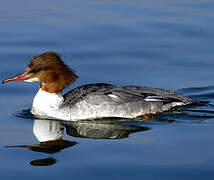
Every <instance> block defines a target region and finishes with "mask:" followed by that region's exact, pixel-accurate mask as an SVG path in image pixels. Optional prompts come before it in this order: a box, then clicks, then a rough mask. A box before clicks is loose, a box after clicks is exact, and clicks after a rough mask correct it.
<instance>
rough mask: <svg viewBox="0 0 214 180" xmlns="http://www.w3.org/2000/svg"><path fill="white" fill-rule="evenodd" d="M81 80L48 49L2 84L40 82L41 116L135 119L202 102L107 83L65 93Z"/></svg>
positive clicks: (37, 104)
mask: <svg viewBox="0 0 214 180" xmlns="http://www.w3.org/2000/svg"><path fill="white" fill-rule="evenodd" d="M77 79H78V76H77V75H76V72H75V71H74V70H73V69H71V68H70V67H69V66H68V65H66V64H65V63H64V62H63V60H62V58H61V56H60V55H59V54H58V53H55V52H45V53H42V54H39V55H36V56H33V57H32V58H31V59H30V61H29V62H28V64H27V67H26V68H25V70H24V72H23V73H21V74H18V75H16V76H14V77H11V78H8V79H4V80H3V81H2V83H3V84H4V83H7V82H11V81H25V82H35V81H39V82H40V87H39V90H38V92H37V94H36V95H35V97H34V99H33V103H32V107H31V110H30V111H31V113H32V114H33V115H35V116H36V117H38V118H51V119H60V120H65V121H79V120H90V119H93V120H94V119H100V118H112V117H114V118H115V117H116V118H129V119H134V118H136V117H139V116H141V117H147V116H148V115H154V114H158V113H162V112H165V111H169V110H171V109H173V108H175V107H179V106H186V105H193V104H194V105H197V104H200V103H201V102H200V101H199V100H195V99H192V98H189V97H185V96H183V95H181V94H179V93H176V92H173V91H171V90H166V89H161V88H153V87H144V86H136V85H126V86H117V85H112V84H107V83H94V84H86V85H82V86H80V87H76V88H74V89H72V90H71V91H69V92H67V93H65V94H64V95H63V94H62V91H63V90H64V89H65V88H67V87H68V86H69V85H70V84H72V83H74V82H75V81H76V80H77Z"/></svg>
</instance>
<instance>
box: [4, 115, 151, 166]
mask: <svg viewBox="0 0 214 180" xmlns="http://www.w3.org/2000/svg"><path fill="white" fill-rule="evenodd" d="M64 129H66V133H67V134H68V135H70V136H73V137H78V138H90V139H121V138H126V137H128V136H129V135H130V134H131V133H135V132H139V131H147V130H149V128H148V127H144V126H137V125H124V124H120V123H119V122H117V123H115V121H114V123H105V121H100V122H99V121H96V122H93V121H86V122H63V121H56V120H44V119H35V120H34V123H33V133H34V135H35V137H36V138H37V139H38V141H39V142H40V143H39V144H33V145H16V146H6V147H22V148H27V149H29V150H32V151H36V152H43V153H48V154H52V153H57V152H59V151H61V150H63V149H66V148H68V147H71V146H74V145H76V144H77V142H76V141H69V140H63V135H64ZM56 162H57V161H56V159H54V158H45V159H38V160H33V161H31V162H30V164H31V165H33V166H47V165H53V164H55V163H56Z"/></svg>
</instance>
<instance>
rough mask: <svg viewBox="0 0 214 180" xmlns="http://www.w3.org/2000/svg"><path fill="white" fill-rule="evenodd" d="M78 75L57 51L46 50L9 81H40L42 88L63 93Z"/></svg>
mask: <svg viewBox="0 0 214 180" xmlns="http://www.w3.org/2000/svg"><path fill="white" fill-rule="evenodd" d="M77 78H78V76H77V75H76V74H75V72H74V71H73V70H72V69H71V68H69V67H68V66H67V65H66V64H65V63H64V62H63V61H62V59H61V57H60V55H59V54H57V53H55V52H46V53H43V54H40V55H37V56H34V57H33V58H32V59H31V60H30V61H29V62H28V64H27V68H26V69H25V72H24V73H22V74H20V75H18V76H15V77H13V78H10V79H6V80H4V81H3V83H5V82H8V81H29V82H32V81H40V83H41V85H40V86H41V87H40V88H42V90H44V91H47V92H50V93H61V91H62V90H63V89H64V88H66V87H67V86H69V85H70V84H71V83H73V82H74V81H75V80H76V79H77Z"/></svg>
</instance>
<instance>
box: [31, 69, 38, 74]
mask: <svg viewBox="0 0 214 180" xmlns="http://www.w3.org/2000/svg"><path fill="white" fill-rule="evenodd" d="M39 71H40V69H32V70H30V73H33V74H36V73H38V72H39Z"/></svg>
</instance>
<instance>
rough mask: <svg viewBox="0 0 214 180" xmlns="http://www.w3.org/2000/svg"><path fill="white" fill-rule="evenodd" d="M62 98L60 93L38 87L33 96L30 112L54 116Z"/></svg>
mask: <svg viewBox="0 0 214 180" xmlns="http://www.w3.org/2000/svg"><path fill="white" fill-rule="evenodd" d="M63 100H64V99H63V96H62V94H56V93H49V92H46V91H43V90H42V89H39V91H38V92H37V94H36V96H35V97H34V100H33V105H32V109H31V113H32V114H34V115H36V116H40V117H53V118H54V117H56V113H57V112H58V110H59V106H60V105H61V104H62V103H63Z"/></svg>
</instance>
